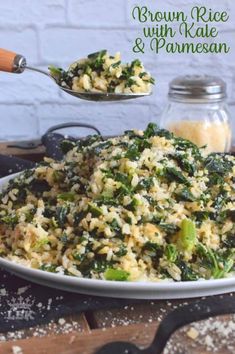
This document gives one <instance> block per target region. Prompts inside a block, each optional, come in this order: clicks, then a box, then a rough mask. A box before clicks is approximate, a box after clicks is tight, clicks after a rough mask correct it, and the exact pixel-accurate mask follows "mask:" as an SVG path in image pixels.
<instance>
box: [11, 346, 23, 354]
mask: <svg viewBox="0 0 235 354" xmlns="http://www.w3.org/2000/svg"><path fill="white" fill-rule="evenodd" d="M12 353H13V354H23V350H22V348H21V347H19V346H18V345H13V346H12Z"/></svg>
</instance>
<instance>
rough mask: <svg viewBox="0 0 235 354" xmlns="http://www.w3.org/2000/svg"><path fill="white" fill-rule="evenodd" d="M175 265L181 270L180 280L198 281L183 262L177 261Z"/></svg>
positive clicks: (196, 276) (195, 275)
mask: <svg viewBox="0 0 235 354" xmlns="http://www.w3.org/2000/svg"><path fill="white" fill-rule="evenodd" d="M176 264H177V266H178V267H179V268H180V270H181V280H183V281H193V280H198V275H197V274H196V273H195V272H194V271H193V270H192V268H191V267H189V266H188V265H187V264H186V263H185V262H184V261H179V262H177V263H176Z"/></svg>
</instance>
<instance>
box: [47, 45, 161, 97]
mask: <svg viewBox="0 0 235 354" xmlns="http://www.w3.org/2000/svg"><path fill="white" fill-rule="evenodd" d="M49 70H50V73H51V75H52V76H53V77H54V78H55V79H56V81H57V82H58V83H59V85H61V86H62V87H64V88H67V89H71V90H73V91H76V92H84V91H85V92H97V93H102V92H105V93H107V92H108V93H116V94H119V93H125V94H130V93H149V92H151V86H152V84H154V79H153V77H151V75H150V74H149V72H147V71H146V70H145V68H144V65H143V63H142V62H141V61H140V60H139V59H135V60H133V61H132V62H131V63H130V64H126V63H123V62H122V61H121V55H120V53H119V52H118V53H116V54H115V55H114V56H112V55H109V53H108V52H107V50H101V51H99V52H96V53H92V54H89V55H88V57H87V58H85V59H80V60H78V61H76V62H75V63H73V64H72V65H71V66H70V67H69V69H68V70H67V71H65V70H63V69H61V68H56V67H54V66H50V67H49Z"/></svg>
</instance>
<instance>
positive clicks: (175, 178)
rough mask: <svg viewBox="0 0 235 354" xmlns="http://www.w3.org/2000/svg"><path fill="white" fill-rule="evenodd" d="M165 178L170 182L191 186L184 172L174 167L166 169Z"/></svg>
mask: <svg viewBox="0 0 235 354" xmlns="http://www.w3.org/2000/svg"><path fill="white" fill-rule="evenodd" d="M165 178H166V179H167V180H168V181H169V182H178V183H182V184H185V185H186V186H188V185H189V184H190V183H189V181H188V180H187V178H186V177H185V176H184V175H183V174H182V172H180V171H179V170H177V169H176V168H174V167H166V168H165Z"/></svg>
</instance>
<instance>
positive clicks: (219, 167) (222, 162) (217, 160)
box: [205, 153, 233, 176]
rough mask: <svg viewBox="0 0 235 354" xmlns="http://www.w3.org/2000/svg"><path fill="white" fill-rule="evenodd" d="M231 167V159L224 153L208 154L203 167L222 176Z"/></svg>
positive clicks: (229, 170)
mask: <svg viewBox="0 0 235 354" xmlns="http://www.w3.org/2000/svg"><path fill="white" fill-rule="evenodd" d="M232 167H233V163H232V161H229V160H228V158H227V157H226V155H224V154H223V155H219V154H216V153H213V154H210V155H209V156H208V157H207V158H206V161H205V168H207V170H208V171H209V172H210V173H217V174H218V175H221V176H224V175H225V174H227V173H228V172H231V170H232Z"/></svg>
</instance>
